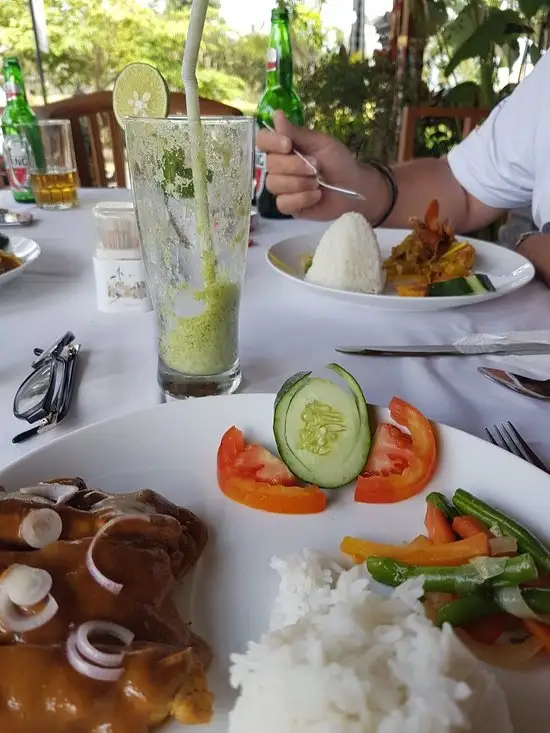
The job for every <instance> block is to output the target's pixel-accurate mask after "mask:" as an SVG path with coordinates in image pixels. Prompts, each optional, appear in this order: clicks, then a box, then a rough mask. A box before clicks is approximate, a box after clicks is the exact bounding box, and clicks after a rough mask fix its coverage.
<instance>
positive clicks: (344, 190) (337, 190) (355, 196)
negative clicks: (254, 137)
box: [262, 122, 366, 201]
mask: <svg viewBox="0 0 550 733" xmlns="http://www.w3.org/2000/svg"><path fill="white" fill-rule="evenodd" d="M262 124H263V126H264V127H265V128H266V129H267V130H269V131H270V132H273V133H275V130H274V129H273V128H272V127H271V125H268V124H267V123H266V122H262ZM275 134H276V133H275ZM292 152H293V153H294V155H297V156H298V158H300V160H303V161H304V163H305V164H306V165H307V166H309V168H310V169H311V170H312V171H313V173H315V176H316V178H317V183H318V184H319V185H320V186H321V187H322V188H326V189H327V191H334V193H341V194H342V196H348V197H349V198H352V199H361V201H366V198H365V197H364V196H363V194H362V193H358V192H357V191H352V190H351V189H350V188H342V187H341V186H333V185H332V184H331V183H327V182H326V181H325V179H324V178H323V176H322V175H321V174H320V173H319V171H318V170H317V168H316V167H315V166H314V165H313V163H312V162H311V161H309V160H308V159H307V158H306V157H305V155H302V153H300V152H299V151H298V150H296V148H295V147H294V146H293V147H292Z"/></svg>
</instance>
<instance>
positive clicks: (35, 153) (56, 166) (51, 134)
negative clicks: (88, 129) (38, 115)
mask: <svg viewBox="0 0 550 733" xmlns="http://www.w3.org/2000/svg"><path fill="white" fill-rule="evenodd" d="M20 130H21V133H22V137H23V140H24V142H25V148H26V150H27V155H28V164H29V173H30V178H31V188H32V191H33V194H34V199H35V201H36V204H37V205H38V206H39V207H40V208H41V209H73V208H74V207H75V206H76V205H77V202H78V185H79V181H78V173H77V170H76V158H75V154H74V146H73V136H72V133H71V122H70V120H40V121H38V122H34V123H29V124H23V125H21V127H20Z"/></svg>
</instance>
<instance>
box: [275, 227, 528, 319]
mask: <svg viewBox="0 0 550 733" xmlns="http://www.w3.org/2000/svg"><path fill="white" fill-rule="evenodd" d="M323 231H324V230H318V231H316V232H315V233H310V234H302V235H297V236H294V237H287V238H285V239H282V240H280V241H278V242H276V243H275V244H273V245H272V246H271V247H270V248H269V250H268V251H267V253H266V257H267V261H268V263H269V265H270V266H271V267H272V268H273V269H274V270H275V271H276V272H278V273H279V274H281V275H284V276H285V277H287V278H289V279H290V280H293V281H294V282H296V283H299V284H302V285H305V286H307V287H308V288H311V289H312V290H315V291H317V292H318V293H320V294H322V295H329V296H331V297H334V298H340V299H342V300H347V301H351V302H354V303H357V304H361V305H365V306H369V307H372V308H379V309H391V310H414V311H418V310H443V309H446V308H454V307H462V306H466V305H473V304H479V303H481V302H485V301H488V300H494V299H495V298H500V297H502V296H503V295H506V294H508V293H511V292H513V291H515V290H518V289H519V288H522V287H524V286H525V285H528V284H529V283H530V282H531V280H532V279H533V278H534V276H535V268H534V267H533V265H532V263H531V262H529V260H527V259H526V258H525V257H523V256H522V255H520V254H518V253H517V252H513V251H511V250H508V249H506V248H504V247H502V246H501V245H498V244H494V243H492V242H484V241H483V240H480V239H475V238H473V237H467V236H460V237H459V239H460V241H464V242H470V243H471V244H473V245H474V246H477V247H480V246H481V247H482V248H484V249H489V251H490V252H491V251H492V252H493V253H496V252H497V251H502V250H504V251H505V252H506V255H505V256H506V257H507V258H508V259H513V260H515V262H516V264H515V266H514V269H513V270H512V271H511V272H509V273H508V274H507V277H509V278H510V280H509V281H507V282H505V283H504V284H502V285H501V286H500V287H497V289H496V291H495V292H490V293H483V294H481V295H466V296H464V295H463V296H446V297H441V298H432V299H429V298H405V297H402V296H399V295H394V294H391V293H380V294H378V295H375V294H372V293H358V292H355V291H349V290H340V289H337V288H330V287H326V286H324V285H318V284H316V283H311V282H309V281H308V280H305V279H304V277H303V276H300V275H299V274H297V273H293V272H292V271H289V270H291V269H292V266H291V265H290V264H288V263H287V262H285V260H284V259H283V258H282V257H281V256H280V254H279V252H280V250H281V249H283V248H284V247H285V246H290V245H292V246H296V248H297V249H298V248H299V247H300V246H302V247H303V249H301V250H300V254H307V253H308V252H312V251H313V250H314V246H313V242H312V240H313V239H317V242H318V241H319V240H320V239H321V237H322V235H323ZM376 232H377V233H380V234H381V233H383V236H391V237H395V244H398V243H399V242H401V241H403V239H404V238H405V237H406V236H407V235H408V234H410V230H409V229H378V230H376ZM301 243H303V244H302V245H301ZM392 246H395V245H392ZM277 260H279V262H282V263H283V265H285V266H286V267H288V268H289V270H285V269H283V267H281V266H280V265H279V264H278V262H277Z"/></svg>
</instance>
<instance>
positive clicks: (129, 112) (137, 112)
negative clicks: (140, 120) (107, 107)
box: [113, 62, 170, 129]
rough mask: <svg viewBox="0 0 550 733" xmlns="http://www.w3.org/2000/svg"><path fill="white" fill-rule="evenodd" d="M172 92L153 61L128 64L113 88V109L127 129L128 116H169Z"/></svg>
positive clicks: (119, 121)
mask: <svg viewBox="0 0 550 733" xmlns="http://www.w3.org/2000/svg"><path fill="white" fill-rule="evenodd" d="M169 104H170V92H169V90H168V85H167V84H166V81H165V80H164V77H163V76H162V74H161V73H160V71H158V70H157V69H155V67H154V66H151V65H150V64H144V63H142V62H136V63H132V64H128V66H125V67H124V69H122V71H121V72H120V74H119V75H118V76H117V80H116V81H115V86H114V88H113V112H114V113H115V117H116V119H117V122H118V124H119V125H120V126H121V127H122V128H123V129H124V119H125V117H160V118H163V117H167V116H168V108H169Z"/></svg>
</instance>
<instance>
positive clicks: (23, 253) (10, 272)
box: [0, 232, 40, 287]
mask: <svg viewBox="0 0 550 733" xmlns="http://www.w3.org/2000/svg"><path fill="white" fill-rule="evenodd" d="M39 255H40V246H39V245H38V244H37V243H36V242H34V241H33V240H32V239H27V238H26V237H19V236H17V237H14V236H9V237H8V236H6V235H4V234H2V233H1V232H0V287H2V285H7V283H9V282H11V281H12V280H14V279H15V278H16V277H18V276H19V275H20V274H21V273H22V272H23V271H24V270H25V268H26V267H27V266H28V265H30V263H31V262H34V260H36V258H37V257H39Z"/></svg>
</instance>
